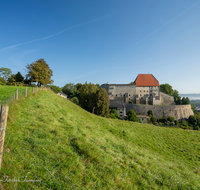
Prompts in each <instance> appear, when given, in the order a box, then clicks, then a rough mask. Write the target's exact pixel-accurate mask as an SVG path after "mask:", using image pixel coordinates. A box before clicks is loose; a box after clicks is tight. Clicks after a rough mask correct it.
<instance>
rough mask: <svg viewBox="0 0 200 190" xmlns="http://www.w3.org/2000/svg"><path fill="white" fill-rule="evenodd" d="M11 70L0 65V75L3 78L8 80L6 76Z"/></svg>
mask: <svg viewBox="0 0 200 190" xmlns="http://www.w3.org/2000/svg"><path fill="white" fill-rule="evenodd" d="M11 74H12V71H11V70H10V69H9V68H5V67H1V68H0V77H2V78H3V79H4V80H6V81H7V80H8V78H9V77H10V76H11Z"/></svg>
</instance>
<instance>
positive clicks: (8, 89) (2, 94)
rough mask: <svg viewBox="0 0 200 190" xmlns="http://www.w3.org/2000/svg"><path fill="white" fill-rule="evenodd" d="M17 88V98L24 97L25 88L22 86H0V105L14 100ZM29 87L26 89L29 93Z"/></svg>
mask: <svg viewBox="0 0 200 190" xmlns="http://www.w3.org/2000/svg"><path fill="white" fill-rule="evenodd" d="M17 88H18V94H19V96H25V87H24V86H2V85H0V104H1V103H4V102H6V101H9V100H10V99H13V98H14V94H15V91H16V89H17ZM31 89H32V88H31V87H28V88H27V91H28V92H31Z"/></svg>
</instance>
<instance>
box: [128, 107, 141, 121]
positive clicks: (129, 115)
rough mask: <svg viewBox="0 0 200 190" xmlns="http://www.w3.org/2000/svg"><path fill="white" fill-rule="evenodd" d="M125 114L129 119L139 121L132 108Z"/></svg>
mask: <svg viewBox="0 0 200 190" xmlns="http://www.w3.org/2000/svg"><path fill="white" fill-rule="evenodd" d="M127 116H128V120H129V121H135V122H140V120H139V118H138V117H137V115H136V113H135V112H134V111H133V110H130V111H129V112H128V113H127Z"/></svg>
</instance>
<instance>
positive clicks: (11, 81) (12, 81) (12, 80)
mask: <svg viewBox="0 0 200 190" xmlns="http://www.w3.org/2000/svg"><path fill="white" fill-rule="evenodd" d="M7 84H8V85H12V86H16V80H15V75H14V74H12V75H11V76H10V77H9V78H8V83H7Z"/></svg>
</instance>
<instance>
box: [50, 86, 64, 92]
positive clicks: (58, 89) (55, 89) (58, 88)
mask: <svg viewBox="0 0 200 190" xmlns="http://www.w3.org/2000/svg"><path fill="white" fill-rule="evenodd" d="M48 87H50V88H51V90H53V91H54V92H55V93H56V94H57V93H58V92H62V89H61V88H60V87H59V86H55V85H49V86H48Z"/></svg>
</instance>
